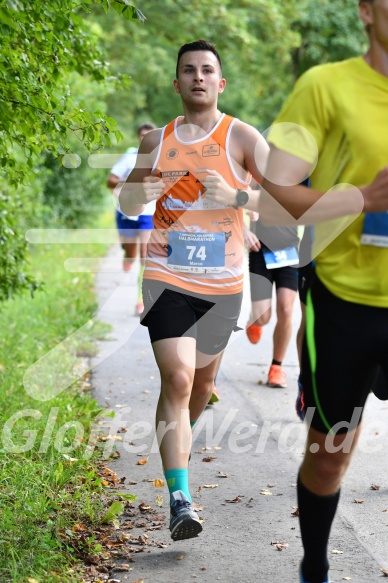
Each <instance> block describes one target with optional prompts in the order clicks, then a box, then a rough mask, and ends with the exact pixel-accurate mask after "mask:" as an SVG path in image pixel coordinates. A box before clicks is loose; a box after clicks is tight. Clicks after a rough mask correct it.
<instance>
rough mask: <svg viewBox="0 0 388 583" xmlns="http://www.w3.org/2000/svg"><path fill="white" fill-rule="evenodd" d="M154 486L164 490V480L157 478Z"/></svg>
mask: <svg viewBox="0 0 388 583" xmlns="http://www.w3.org/2000/svg"><path fill="white" fill-rule="evenodd" d="M154 486H155V488H163V486H164V480H161V479H160V478H157V479H156V480H154Z"/></svg>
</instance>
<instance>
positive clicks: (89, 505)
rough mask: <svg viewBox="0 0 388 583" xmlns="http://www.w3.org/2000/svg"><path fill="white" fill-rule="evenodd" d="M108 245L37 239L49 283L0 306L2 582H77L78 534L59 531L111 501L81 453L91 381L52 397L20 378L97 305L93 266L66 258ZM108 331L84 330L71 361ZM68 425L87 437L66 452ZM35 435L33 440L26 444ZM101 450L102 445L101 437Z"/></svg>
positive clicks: (37, 265)
mask: <svg viewBox="0 0 388 583" xmlns="http://www.w3.org/2000/svg"><path fill="white" fill-rule="evenodd" d="M104 252H105V247H104V246H102V245H91V244H89V245H86V244H85V245H69V246H56V245H51V246H49V245H41V246H39V247H35V248H34V250H33V252H32V254H31V269H32V271H33V273H34V275H35V276H36V277H37V278H39V279H44V280H45V282H46V285H45V288H44V291H39V292H37V293H36V294H35V295H34V298H33V299H30V298H28V297H26V296H21V297H18V298H16V299H15V300H14V301H11V302H5V303H4V304H3V310H2V312H1V313H0V329H1V330H2V332H3V333H2V334H1V335H0V386H1V387H2V389H1V392H0V411H1V414H0V450H1V455H0V491H1V496H0V514H1V521H0V540H1V544H0V580H1V581H2V582H3V581H4V582H5V581H7V582H9V583H11V582H14V583H19V582H21V581H27V578H28V577H30V578H33V579H37V580H38V581H45V582H47V583H54V582H55V583H59V582H63V583H64V582H66V583H76V581H80V577H79V576H78V577H77V575H76V572H75V570H74V571H71V570H70V568H69V567H71V566H74V564H75V563H76V562H77V557H76V556H75V550H77V548H76V547H75V543H76V542H77V540H76V537H75V536H74V539H75V540H74V545H71V544H70V542H71V541H70V542H69V544H67V543H66V544H65V543H64V540H63V536H62V533H64V532H66V531H69V532H70V533H72V528H73V526H74V524H77V523H79V522H83V521H85V522H87V524H101V519H102V517H103V516H104V515H105V514H106V512H107V509H108V507H109V505H110V504H111V503H112V500H111V499H110V500H108V499H106V498H105V495H104V492H105V491H106V488H104V486H103V484H102V479H101V478H100V477H99V475H98V472H97V469H96V467H95V461H96V457H95V456H91V457H89V456H86V457H85V456H84V455H83V454H84V452H85V451H86V448H87V446H88V444H89V440H90V432H91V429H92V428H93V424H94V423H95V421H96V419H98V418H99V417H98V416H99V415H100V414H101V408H100V407H99V406H98V404H97V403H96V402H95V401H94V400H93V399H92V398H91V396H90V393H89V392H88V384H87V383H86V382H85V380H82V381H81V382H80V383H77V384H75V385H73V386H72V387H70V388H69V389H68V390H66V391H63V392H62V393H61V394H60V395H58V396H57V397H56V398H55V399H52V400H51V401H47V402H39V401H36V400H34V399H32V398H30V397H29V396H28V395H27V394H26V392H25V390H24V386H23V376H24V374H25V372H26V370H27V369H28V367H29V366H30V365H31V364H32V363H33V362H35V361H36V360H37V359H39V358H40V357H42V356H43V355H45V354H46V353H48V352H49V351H50V350H51V349H52V348H53V347H54V346H56V344H57V343H59V342H61V341H63V340H64V339H65V338H66V337H67V336H69V335H71V334H72V333H73V332H74V331H75V330H77V329H78V328H80V327H81V326H83V325H84V324H85V323H86V322H88V321H89V320H90V319H91V318H92V317H93V315H94V313H95V309H96V305H95V298H94V292H93V274H91V273H82V274H77V277H74V274H71V273H69V272H67V271H66V270H65V268H64V260H65V259H66V257H68V256H73V255H76V256H83V257H97V258H98V257H101V256H102V255H103V254H104ZM106 333H107V330H106V326H105V325H102V324H101V323H98V322H91V325H90V326H89V327H87V329H86V330H85V332H84V334H83V336H82V337H80V338H78V340H77V341H74V342H73V343H72V344H71V345H70V344H69V345H68V349H69V350H70V352H71V354H70V355H69V356H70V357H71V359H72V360H73V361H74V360H76V359H77V354H79V352H82V353H83V354H85V347H86V345H87V344H86V343H87V341H89V342H94V341H95V339H96V338H101V337H102V335H103V334H106ZM55 373H56V371H53V374H55ZM29 411H30V413H29V414H27V413H28V412H29ZM20 412H24V414H25V416H23V417H20V418H19V419H18V420H17V421H16V422H15V423H14V424H13V425H12V426H11V427H9V426H8V430H6V424H7V422H9V420H10V419H12V417H13V416H14V415H15V414H16V415H18V413H20ZM33 412H35V413H36V414H35V417H34V416H32V413H33ZM53 412H54V415H53ZM50 418H51V419H52V421H51V422H50V421H49V420H50ZM71 423H77V424H79V425H80V426H82V427H83V428H84V441H75V444H74V446H73V450H72V451H71V452H70V455H68V454H66V453H63V452H61V450H60V447H59V443H58V442H57V441H56V440H57V439H58V435H59V434H60V431H61V428H63V427H66V424H71ZM95 439H96V438H95ZM9 440H11V441H10V442H9ZM29 440H30V441H31V444H30V446H29V447H28V448H26V449H25V451H23V446H24V445H25V444H26V443H27V442H28V441H29ZM73 440H74V431H72V430H71V429H69V430H68V431H66V432H62V434H61V439H60V442H61V443H60V445H61V446H62V445H63V446H64V447H65V448H68V447H71V444H72V442H73ZM10 443H11V444H14V446H15V448H16V451H14V452H13V451H12V449H11V447H10ZM92 444H94V441H92ZM95 451H96V453H98V444H97V445H96V446H95ZM67 538H69V537H67ZM84 538H85V543H84V546H85V551H87V552H91V553H93V552H99V549H98V545H96V544H95V543H94V542H93V540H92V537H90V539H88V537H84ZM31 541H34V544H31Z"/></svg>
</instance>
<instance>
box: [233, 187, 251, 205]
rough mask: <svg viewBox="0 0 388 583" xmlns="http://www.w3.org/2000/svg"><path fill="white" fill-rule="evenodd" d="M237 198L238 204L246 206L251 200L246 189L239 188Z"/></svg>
mask: <svg viewBox="0 0 388 583" xmlns="http://www.w3.org/2000/svg"><path fill="white" fill-rule="evenodd" d="M236 198H237V204H238V206H244V204H247V202H248V200H249V195H248V193H247V192H245V190H239V191H238V193H237V197H236Z"/></svg>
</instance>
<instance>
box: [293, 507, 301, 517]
mask: <svg viewBox="0 0 388 583" xmlns="http://www.w3.org/2000/svg"><path fill="white" fill-rule="evenodd" d="M291 514H292V516H299V507H298V508H296V509H295V510H294V512H291Z"/></svg>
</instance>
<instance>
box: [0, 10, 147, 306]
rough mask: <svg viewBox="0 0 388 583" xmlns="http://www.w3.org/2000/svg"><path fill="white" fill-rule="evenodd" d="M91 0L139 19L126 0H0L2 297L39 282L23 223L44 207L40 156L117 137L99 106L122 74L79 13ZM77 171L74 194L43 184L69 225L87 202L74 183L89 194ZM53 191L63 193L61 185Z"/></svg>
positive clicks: (86, 176) (85, 211) (86, 209)
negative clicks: (31, 272)
mask: <svg viewBox="0 0 388 583" xmlns="http://www.w3.org/2000/svg"><path fill="white" fill-rule="evenodd" d="M95 4H97V5H98V6H103V8H104V9H105V10H109V8H112V9H113V10H114V11H115V12H113V14H114V13H118V14H120V15H121V17H124V18H123V20H124V19H126V20H127V21H143V20H144V16H143V14H142V13H141V12H140V11H139V10H137V9H136V8H135V7H134V6H132V5H131V4H130V3H129V2H128V0H121V1H119V0H118V1H116V0H115V1H106V0H100V1H96V2H93V1H92V0H84V1H81V2H80V1H78V0H53V1H52V2H49V3H47V2H43V3H42V2H39V1H38V0H33V1H31V0H0V108H1V116H0V185H1V189H2V195H1V197H0V228H1V235H0V301H1V300H4V299H6V298H9V297H12V296H13V295H14V294H16V293H18V292H20V291H22V290H23V289H30V290H33V289H34V287H35V286H36V285H37V284H36V282H35V281H34V279H33V278H32V277H31V276H30V275H29V274H28V271H27V272H26V263H27V260H26V253H27V246H26V242H25V239H24V228H25V227H28V226H33V225H32V224H31V223H32V222H33V221H35V222H36V221H37V220H38V218H39V214H40V213H41V212H42V206H41V202H42V191H43V180H42V175H43V177H44V176H45V175H47V173H45V171H44V168H42V166H41V164H42V155H43V156H47V153H51V154H52V155H53V156H55V157H58V156H60V155H62V154H65V153H66V152H71V151H74V149H75V150H76V151H77V150H79V149H80V148H81V149H82V146H84V150H83V151H85V147H86V148H88V149H95V150H97V149H99V148H100V147H101V146H102V145H103V144H108V145H110V144H111V143H112V141H111V136H112V137H113V141H114V143H116V141H117V140H118V139H120V138H121V134H120V132H118V131H117V124H116V122H115V121H114V120H113V119H112V118H111V117H108V116H107V115H105V113H103V111H104V109H105V102H104V97H105V95H106V92H107V91H108V90H112V91H113V88H114V87H115V86H117V85H120V86H121V85H122V84H123V83H124V78H122V76H120V75H117V76H114V75H111V72H110V70H109V67H108V63H107V61H106V58H105V56H104V53H103V51H102V50H101V48H100V46H99V44H98V32H99V30H97V31H95V30H94V29H93V26H90V23H89V21H87V20H85V15H86V14H87V13H88V12H89V11H90V9H91V8H92V6H93V5H95ZM77 143H78V144H77ZM56 170H57V169H56ZM54 174H55V172H54ZM78 178H79V181H81V180H82V178H83V179H84V180H85V181H86V186H85V184H84V186H83V187H82V186H81V185H80V184H77V186H76V185H75V182H76V181H73V183H72V185H71V186H72V188H75V190H76V197H75V198H72V197H71V196H70V193H69V192H68V191H67V199H66V200H63V201H58V200H54V198H55V197H54V193H53V192H51V193H50V195H48V194H47V192H48V191H47V188H48V186H49V185H47V187H46V188H45V189H44V190H45V193H46V202H50V203H51V202H52V203H53V204H52V208H53V209H61V210H62V211H63V210H64V207H65V205H66V206H67V207H68V205H69V203H71V202H74V205H73V208H72V209H71V211H70V210H69V213H68V216H67V218H69V220H70V222H71V223H72V224H75V223H76V221H77V220H83V216H84V215H85V214H88V213H89V212H90V208H91V207H90V205H89V207H88V206H87V204H86V202H85V204H84V207H83V209H80V200H81V197H80V190H81V189H82V188H85V197H86V196H88V195H89V194H90V190H89V191H88V185H90V186H91V182H93V179H91V177H90V174H88V173H86V172H85V173H84V175H82V172H79V173H78ZM52 179H53V177H51V180H52ZM95 182H96V180H95V181H94V183H93V189H95V187H96V184H95ZM59 184H60V180H59V179H58V180H57V185H58V188H59ZM67 184H68V185H69V181H67ZM21 185H23V186H21ZM59 190H60V192H58V195H60V196H62V195H63V193H64V192H65V189H64V188H62V189H60V188H59ZM93 192H97V190H93ZM99 192H100V194H101V188H100V189H99ZM96 196H97V195H95V196H94V198H93V202H95V201H96ZM48 199H49V200H48ZM85 200H86V199H85ZM32 203H33V204H32ZM82 213H83V215H82ZM53 214H54V216H55V212H54V213H53ZM61 215H62V216H63V212H61ZM81 215H82V217H81ZM75 217H77V218H75Z"/></svg>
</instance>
